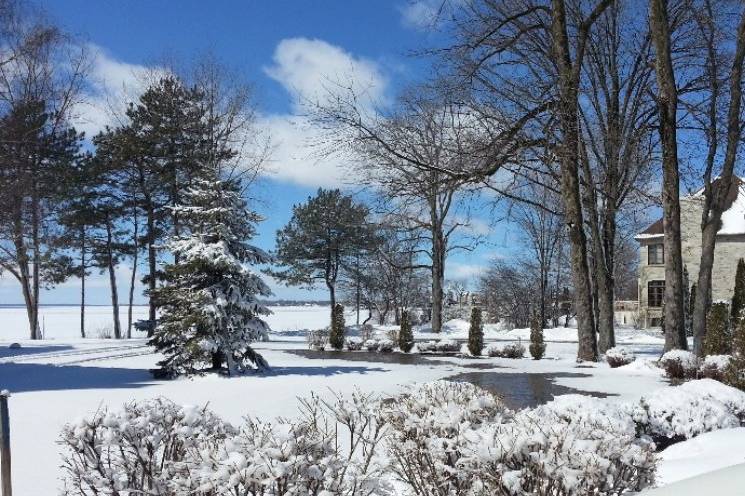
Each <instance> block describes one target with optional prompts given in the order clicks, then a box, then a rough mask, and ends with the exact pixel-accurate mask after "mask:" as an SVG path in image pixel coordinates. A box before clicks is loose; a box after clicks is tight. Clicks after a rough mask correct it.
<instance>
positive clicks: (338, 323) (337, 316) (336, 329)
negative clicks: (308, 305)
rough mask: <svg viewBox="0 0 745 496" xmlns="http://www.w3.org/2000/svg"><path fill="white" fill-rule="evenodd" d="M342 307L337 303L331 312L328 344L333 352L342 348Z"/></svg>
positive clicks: (343, 327) (343, 325) (343, 328)
mask: <svg viewBox="0 0 745 496" xmlns="http://www.w3.org/2000/svg"><path fill="white" fill-rule="evenodd" d="M345 326H346V324H345V323H344V307H343V306H342V305H341V304H340V303H337V304H336V305H334V308H333V309H332V310H331V333H330V334H329V344H330V345H331V347H332V348H333V349H335V350H341V349H342V348H343V347H344V331H345Z"/></svg>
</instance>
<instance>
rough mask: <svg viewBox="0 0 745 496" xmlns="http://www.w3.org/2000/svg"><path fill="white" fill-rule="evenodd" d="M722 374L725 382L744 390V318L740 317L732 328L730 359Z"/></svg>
mask: <svg viewBox="0 0 745 496" xmlns="http://www.w3.org/2000/svg"><path fill="white" fill-rule="evenodd" d="M724 376H725V381H726V382H727V384H729V385H730V386H732V387H736V388H738V389H741V390H743V391H745V319H740V320H739V321H738V323H737V325H736V326H735V328H734V336H733V339H732V360H731V361H730V363H729V365H728V366H727V369H726V370H725V374H724Z"/></svg>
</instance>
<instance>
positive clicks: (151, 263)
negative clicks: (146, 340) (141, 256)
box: [147, 208, 157, 337]
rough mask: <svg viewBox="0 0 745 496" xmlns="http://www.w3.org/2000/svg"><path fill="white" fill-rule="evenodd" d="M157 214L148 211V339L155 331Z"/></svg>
mask: <svg viewBox="0 0 745 496" xmlns="http://www.w3.org/2000/svg"><path fill="white" fill-rule="evenodd" d="M154 217H155V213H154V212H153V209H152V208H148V211H147V263H148V271H149V276H148V289H149V294H148V320H149V321H150V325H149V326H148V330H147V337H152V336H153V331H154V330H155V310H156V308H155V300H153V296H152V295H153V293H154V292H155V287H156V280H155V279H156V273H157V272H156V271H157V265H156V264H157V260H156V253H155V218H154Z"/></svg>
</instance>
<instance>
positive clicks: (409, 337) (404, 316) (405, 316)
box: [398, 310, 414, 353]
mask: <svg viewBox="0 0 745 496" xmlns="http://www.w3.org/2000/svg"><path fill="white" fill-rule="evenodd" d="M398 347H399V348H401V351H403V352H404V353H408V352H410V351H411V349H412V348H413V347H414V334H413V333H412V332H411V322H409V312H407V311H406V310H404V311H403V312H401V330H400V331H399V332H398Z"/></svg>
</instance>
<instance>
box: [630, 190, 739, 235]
mask: <svg viewBox="0 0 745 496" xmlns="http://www.w3.org/2000/svg"><path fill="white" fill-rule="evenodd" d="M719 180H720V178H718V177H717V178H716V179H714V181H712V183H711V185H712V187H716V185H717V184H718V182H719ZM703 197H704V188H701V189H700V190H698V191H697V192H695V193H693V194H692V195H688V196H685V197H683V198H682V199H692V200H695V199H697V198H703ZM725 205H727V207H726V208H725V211H724V212H723V213H722V227H721V228H720V229H719V232H717V234H723V235H728V234H729V235H732V234H745V180H743V179H742V178H740V177H737V176H735V177H734V180H733V182H732V187H731V188H730V190H729V191H728V192H727V197H726V199H725ZM664 234H665V232H664V229H663V225H662V218H660V219H658V220H657V221H655V222H654V223H652V224H651V225H650V226H649V227H647V228H646V229H645V230H643V231H642V232H640V233H639V234H637V235H636V236H634V239H637V240H642V239H653V238H659V237H662V236H663V235H664Z"/></svg>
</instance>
